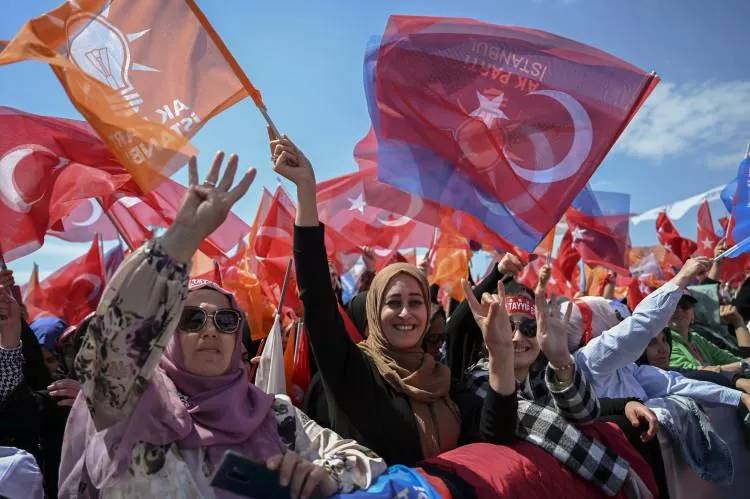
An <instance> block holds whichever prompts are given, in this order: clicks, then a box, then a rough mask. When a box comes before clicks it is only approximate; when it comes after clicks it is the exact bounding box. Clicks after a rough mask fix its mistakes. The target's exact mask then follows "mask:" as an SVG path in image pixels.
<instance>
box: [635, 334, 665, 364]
mask: <svg viewBox="0 0 750 499" xmlns="http://www.w3.org/2000/svg"><path fill="white" fill-rule="evenodd" d="M662 333H664V339H665V340H666V341H667V344H668V345H669V353H670V354H671V353H672V331H671V330H670V329H669V328H668V327H665V328H664V329H662ZM635 363H636V364H638V365H639V366H650V365H651V364H649V363H648V358H647V357H646V350H644V351H643V353H642V354H641V356H640V357H638V360H636V361H635Z"/></svg>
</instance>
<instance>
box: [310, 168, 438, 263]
mask: <svg viewBox="0 0 750 499" xmlns="http://www.w3.org/2000/svg"><path fill="white" fill-rule="evenodd" d="M369 182H376V172H375V170H374V169H372V168H368V169H365V170H360V171H357V172H354V173H350V174H347V175H343V176H340V177H336V178H332V179H330V180H326V181H324V182H320V183H319V184H318V189H317V190H318V214H319V216H320V220H321V222H323V223H324V224H326V227H327V228H328V227H330V228H332V229H333V230H334V231H336V232H338V233H341V234H345V235H346V238H347V239H348V240H349V241H351V242H352V243H354V244H356V245H357V246H359V247H364V246H370V247H372V248H373V249H374V251H375V252H376V254H378V252H380V253H383V254H382V255H381V256H386V254H387V255H390V253H391V252H392V251H393V250H394V249H401V248H414V247H422V248H427V247H429V246H430V244H431V243H432V241H433V237H434V232H435V230H434V227H433V226H431V225H428V224H425V223H422V222H419V221H417V220H416V218H418V217H419V215H418V214H416V213H409V214H407V215H399V214H396V213H393V212H390V211H387V210H384V209H382V208H378V207H375V206H372V205H369V204H367V202H366V200H365V190H366V189H367V187H366V185H367V184H368V183H369ZM405 196H406V197H408V194H406V195H405ZM420 209H421V207H420V206H419V203H418V201H417V203H416V208H414V205H412V210H411V211H412V212H416V211H418V210H420Z"/></svg>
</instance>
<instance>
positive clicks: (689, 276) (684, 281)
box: [671, 256, 711, 289]
mask: <svg viewBox="0 0 750 499" xmlns="http://www.w3.org/2000/svg"><path fill="white" fill-rule="evenodd" d="M710 267H711V260H709V259H708V258H704V257H702V256H698V257H693V258H690V259H688V261H686V262H685V265H683V266H682V268H681V269H680V271H679V272H677V275H675V276H674V277H673V278H672V281H671V282H672V283H674V284H675V285H677V286H678V287H680V288H682V289H685V288H686V287H687V286H689V285H690V284H692V283H693V280H694V279H695V278H696V277H698V276H699V275H701V274H703V273H704V272H707V271H708V269H709V268H710Z"/></svg>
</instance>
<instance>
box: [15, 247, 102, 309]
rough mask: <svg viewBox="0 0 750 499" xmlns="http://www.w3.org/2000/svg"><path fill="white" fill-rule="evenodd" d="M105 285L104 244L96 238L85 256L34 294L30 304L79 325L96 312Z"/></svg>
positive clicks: (62, 270) (64, 268)
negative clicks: (102, 251)
mask: <svg viewBox="0 0 750 499" xmlns="http://www.w3.org/2000/svg"><path fill="white" fill-rule="evenodd" d="M105 282H106V279H105V273H104V265H103V260H102V253H101V243H100V241H99V239H98V238H96V239H94V240H93V241H92V242H91V248H90V249H89V251H88V252H87V253H86V254H85V255H82V256H80V257H78V258H76V259H75V260H73V261H72V262H70V263H68V264H67V265H65V266H63V267H61V268H59V269H58V270H56V271H55V272H54V273H53V274H52V275H50V276H49V277H47V278H46V279H44V280H43V281H42V282H40V283H39V286H36V287H35V288H34V289H33V290H30V292H29V296H28V298H27V302H28V303H29V304H31V305H32V306H34V307H37V308H39V309H42V310H45V311H47V312H49V313H50V314H52V315H56V316H57V317H60V318H62V319H63V320H64V321H65V322H67V323H68V324H78V323H79V322H80V321H81V320H83V319H84V318H85V317H86V316H87V315H88V314H89V313H91V312H93V311H94V310H95V309H96V306H97V305H98V303H99V299H100V298H101V296H102V293H103V291H104V284H105Z"/></svg>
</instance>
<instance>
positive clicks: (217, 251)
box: [104, 179, 250, 260]
mask: <svg viewBox="0 0 750 499" xmlns="http://www.w3.org/2000/svg"><path fill="white" fill-rule="evenodd" d="M186 191H187V189H186V188H185V186H183V185H182V184H180V183H178V182H175V181H174V180H172V179H164V180H163V181H162V183H161V184H159V186H158V187H156V188H155V189H154V190H152V191H151V192H149V193H147V194H146V193H144V192H143V191H142V190H141V189H140V188H139V187H138V186H137V185H136V184H135V182H129V183H128V184H126V185H125V186H123V187H122V188H120V189H118V191H117V192H116V193H115V194H113V195H112V196H108V197H107V198H106V199H105V200H104V203H105V207H106V209H107V212H108V213H109V215H110V216H111V217H112V218H113V219H114V220H116V221H117V225H118V226H119V229H120V230H121V232H122V235H123V237H124V238H126V239H127V240H128V242H129V243H130V245H131V246H133V247H138V246H140V245H141V244H143V242H145V241H146V240H147V239H150V238H151V237H152V236H153V232H152V230H151V229H152V228H154V227H160V228H167V227H169V226H170V225H171V224H172V222H173V221H174V219H175V217H176V216H177V212H178V211H179V209H180V206H181V204H182V200H183V198H184V197H185V192H186ZM249 232H250V226H249V225H247V224H246V223H245V222H243V221H242V219H241V218H240V217H238V216H237V215H236V214H235V213H234V212H231V211H230V212H229V214H228V215H227V218H226V220H225V221H224V222H223V223H222V224H221V225H220V226H219V227H218V228H217V229H216V230H215V231H214V232H212V233H211V234H209V236H208V237H207V238H206V239H204V240H203V241H202V242H201V245H200V249H201V251H203V252H204V253H205V254H206V255H208V256H210V257H211V258H214V259H217V260H221V259H224V258H226V255H227V254H229V253H230V252H231V250H232V248H234V247H235V246H236V245H237V243H238V242H239V241H240V239H241V238H243V237H244V236H246V235H247V234H248V233H249Z"/></svg>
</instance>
